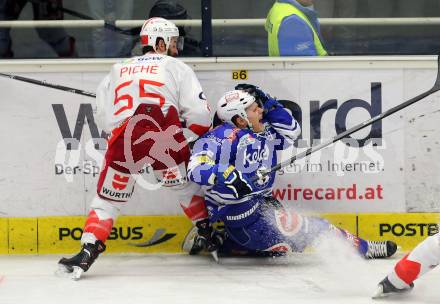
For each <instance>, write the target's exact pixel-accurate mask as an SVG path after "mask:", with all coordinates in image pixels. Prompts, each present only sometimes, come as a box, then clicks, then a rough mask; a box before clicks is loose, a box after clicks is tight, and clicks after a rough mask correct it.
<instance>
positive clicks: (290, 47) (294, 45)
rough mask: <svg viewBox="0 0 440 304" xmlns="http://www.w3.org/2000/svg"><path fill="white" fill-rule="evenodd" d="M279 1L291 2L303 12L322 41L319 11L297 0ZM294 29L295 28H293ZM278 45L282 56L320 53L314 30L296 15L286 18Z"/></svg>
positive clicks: (280, 0) (281, 28) (280, 30)
mask: <svg viewBox="0 0 440 304" xmlns="http://www.w3.org/2000/svg"><path fill="white" fill-rule="evenodd" d="M278 2H279V3H289V4H291V5H293V6H295V7H296V8H297V9H299V10H300V11H301V12H303V13H304V14H305V15H306V17H307V18H308V19H309V21H310V23H311V24H312V26H313V27H314V29H315V31H316V32H317V34H318V36H319V38H320V40H321V42H323V41H324V40H323V39H322V36H321V30H320V25H319V21H318V15H317V13H316V12H315V11H314V10H312V9H310V8H307V7H304V6H302V5H301V4H299V3H298V2H296V1H295V0H278ZM292 29H294V30H292ZM278 47H279V49H280V56H316V55H318V53H317V51H316V48H315V44H314V41H313V32H312V30H311V29H310V27H309V26H308V25H307V24H306V23H305V22H304V20H302V19H301V18H300V17H298V16H296V15H291V16H289V17H286V18H284V20H283V22H282V23H281V25H280V29H279V32H278Z"/></svg>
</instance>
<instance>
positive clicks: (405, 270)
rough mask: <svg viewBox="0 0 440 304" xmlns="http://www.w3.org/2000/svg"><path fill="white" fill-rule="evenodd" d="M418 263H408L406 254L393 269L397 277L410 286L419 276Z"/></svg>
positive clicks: (419, 266)
mask: <svg viewBox="0 0 440 304" xmlns="http://www.w3.org/2000/svg"><path fill="white" fill-rule="evenodd" d="M420 268H421V265H420V263H417V262H414V261H409V260H408V254H407V255H405V256H404V257H403V258H402V259H401V260H400V261H399V262H398V263H397V264H396V267H394V270H395V271H396V274H397V276H398V277H399V278H400V279H401V280H402V281H404V282H405V283H406V284H408V285H409V284H411V283H412V282H414V280H415V279H417V277H418V276H419V274H420Z"/></svg>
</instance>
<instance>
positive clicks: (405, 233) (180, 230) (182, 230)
mask: <svg viewBox="0 0 440 304" xmlns="http://www.w3.org/2000/svg"><path fill="white" fill-rule="evenodd" d="M320 216H323V217H325V218H327V219H328V220H329V221H330V222H332V223H333V224H335V225H337V226H339V227H341V228H344V229H347V230H348V231H350V232H351V233H353V234H355V235H358V236H359V237H362V238H366V239H369V240H385V239H386V240H393V241H395V242H396V243H397V244H398V245H399V246H400V247H401V249H400V250H401V251H402V252H405V251H409V250H411V249H412V248H413V247H414V246H415V245H416V244H417V243H419V242H420V241H421V240H423V239H424V238H426V237H427V236H429V235H433V234H435V233H437V232H438V224H437V223H440V214H438V213H411V214H408V213H377V214H321V215H320ZM84 221H85V217H83V216H73V217H38V218H9V219H8V218H0V253H1V254H51V253H74V252H76V251H78V249H79V246H80V245H79V244H80V241H79V240H80V238H81V233H82V230H81V229H82V227H83V225H84ZM191 227H192V224H191V223H190V222H189V221H188V220H187V219H186V218H185V217H184V216H121V217H120V218H119V219H118V220H117V222H116V224H115V226H114V228H113V230H112V233H111V234H110V237H109V239H108V241H107V243H106V244H107V252H108V253H180V252H182V250H181V246H182V242H183V240H184V238H185V236H186V235H187V233H188V231H189V230H190V229H191ZM284 228H286V227H284ZM287 228H288V227H287Z"/></svg>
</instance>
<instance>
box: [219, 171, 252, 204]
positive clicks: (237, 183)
mask: <svg viewBox="0 0 440 304" xmlns="http://www.w3.org/2000/svg"><path fill="white" fill-rule="evenodd" d="M217 170H218V171H217V175H216V177H215V181H214V184H224V185H225V186H226V187H228V188H229V189H230V190H232V194H233V195H234V197H235V198H237V199H238V198H242V197H244V196H246V195H248V194H251V193H252V191H253V189H252V186H251V184H250V183H249V182H248V181H247V180H246V179H245V178H244V176H243V175H242V174H241V173H240V172H239V171H237V169H235V167H234V166H232V165H230V166H229V167H227V168H226V170H219V169H217Z"/></svg>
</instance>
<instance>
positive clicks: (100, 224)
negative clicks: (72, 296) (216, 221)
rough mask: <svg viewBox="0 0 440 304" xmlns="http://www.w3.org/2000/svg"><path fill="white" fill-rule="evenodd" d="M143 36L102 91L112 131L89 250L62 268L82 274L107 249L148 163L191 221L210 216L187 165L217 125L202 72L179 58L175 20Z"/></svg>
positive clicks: (101, 105)
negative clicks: (139, 52)
mask: <svg viewBox="0 0 440 304" xmlns="http://www.w3.org/2000/svg"><path fill="white" fill-rule="evenodd" d="M140 36H141V43H142V45H143V48H144V53H145V54H144V55H143V56H139V57H133V58H130V59H127V60H124V61H122V62H119V63H116V64H115V65H113V67H112V68H111V71H110V73H109V74H108V75H107V76H106V77H105V78H104V79H103V81H102V82H101V83H100V85H99V87H98V89H97V94H96V95H97V96H96V97H97V98H96V101H97V108H98V115H97V116H98V124H99V125H100V126H101V127H102V128H103V129H104V130H105V131H106V132H107V133H109V134H110V137H109V139H108V147H107V151H106V153H105V160H104V164H103V166H102V169H101V174H100V176H99V180H98V185H97V195H96V196H95V198H94V199H93V201H92V203H91V209H90V212H89V214H88V217H87V220H86V223H85V226H84V229H83V234H82V238H81V244H82V249H81V251H80V252H79V253H78V254H77V255H75V256H74V257H72V258H62V259H61V260H60V261H59V270H58V272H59V273H68V274H69V276H71V277H72V278H74V279H78V278H79V277H80V276H81V274H82V273H83V272H85V271H87V270H88V269H89V267H90V266H91V265H92V263H93V262H94V261H95V259H96V258H97V257H98V255H99V254H100V253H102V252H103V251H104V250H105V242H106V240H107V238H108V236H109V234H110V232H111V229H112V227H113V223H114V221H115V219H116V217H117V216H118V214H119V212H120V209H121V207H122V206H124V205H125V204H126V203H127V201H128V200H129V199H130V197H131V196H132V194H133V191H134V186H135V183H136V182H135V178H134V175H136V174H137V173H138V172H139V171H140V170H141V169H142V168H143V167H144V166H145V165H147V164H148V165H151V166H152V168H153V171H154V174H155V176H156V178H157V180H158V182H159V183H161V185H162V186H164V187H169V188H170V189H175V190H178V193H179V196H180V198H179V203H180V204H181V205H182V207H183V208H184V211H185V214H187V215H188V217H189V218H190V219H191V220H193V221H194V222H197V221H199V220H201V219H204V218H206V217H207V212H206V208H205V205H204V200H203V198H202V197H200V196H198V195H197V192H198V191H199V189H200V187H199V186H198V185H197V184H194V183H191V182H188V181H187V178H186V165H187V163H188V160H189V156H190V151H189V146H188V142H189V141H193V140H195V139H196V138H197V137H199V136H201V135H202V134H204V133H205V132H206V131H208V130H209V128H210V126H211V117H210V110H209V107H208V103H207V101H206V98H205V95H204V94H203V90H202V87H201V85H200V83H199V81H198V79H197V77H196V75H195V73H194V72H193V71H192V70H191V68H190V67H189V66H187V65H186V64H185V63H183V62H182V61H180V60H178V59H176V58H174V57H173V56H176V55H177V54H178V50H179V49H181V46H182V43H181V41H180V40H179V38H180V37H179V30H178V29H177V27H176V26H175V25H174V24H173V23H172V22H170V21H168V20H165V19H163V18H150V19H148V20H147V21H145V23H144V25H143V26H142V29H141V33H140ZM169 55H171V56H169ZM184 127H185V128H184ZM155 203H157V202H155Z"/></svg>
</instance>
